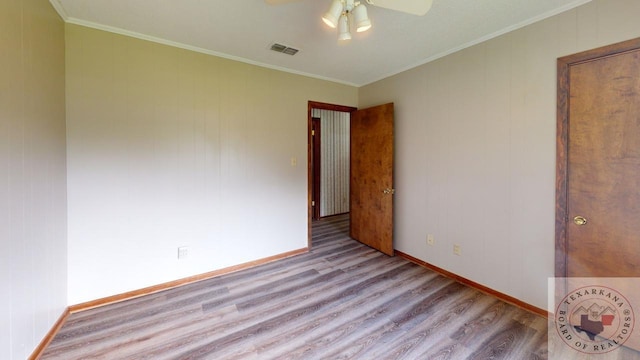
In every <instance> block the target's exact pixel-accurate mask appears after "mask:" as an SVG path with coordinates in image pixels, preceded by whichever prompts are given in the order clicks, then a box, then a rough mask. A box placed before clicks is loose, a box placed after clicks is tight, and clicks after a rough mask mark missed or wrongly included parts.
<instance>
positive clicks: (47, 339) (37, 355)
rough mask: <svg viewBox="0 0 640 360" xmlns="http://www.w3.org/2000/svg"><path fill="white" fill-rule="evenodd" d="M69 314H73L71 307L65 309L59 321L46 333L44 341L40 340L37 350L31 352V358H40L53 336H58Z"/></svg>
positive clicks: (34, 359)
mask: <svg viewBox="0 0 640 360" xmlns="http://www.w3.org/2000/svg"><path fill="white" fill-rule="evenodd" d="M69 314H71V312H70V311H69V308H66V309H64V311H63V312H62V315H60V317H59V318H58V321H56V323H55V324H53V327H52V328H51V330H49V332H48V333H47V335H45V337H44V338H43V339H42V341H40V344H38V346H37V347H36V348H35V350H33V353H31V356H29V360H38V359H39V358H40V356H42V353H43V352H44V349H46V348H47V345H49V343H50V342H51V340H53V338H54V337H55V336H56V334H57V333H58V331H59V330H60V328H61V327H62V325H64V322H65V321H67V317H68V316H69Z"/></svg>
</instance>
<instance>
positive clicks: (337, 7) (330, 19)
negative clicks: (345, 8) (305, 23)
mask: <svg viewBox="0 0 640 360" xmlns="http://www.w3.org/2000/svg"><path fill="white" fill-rule="evenodd" d="M340 14H342V1H340V0H333V1H332V2H331V6H330V7H329V10H328V11H327V12H326V13H325V14H324V15H323V16H322V21H324V23H325V24H327V25H329V26H330V27H332V28H335V27H336V26H337V25H338V21H339V19H340Z"/></svg>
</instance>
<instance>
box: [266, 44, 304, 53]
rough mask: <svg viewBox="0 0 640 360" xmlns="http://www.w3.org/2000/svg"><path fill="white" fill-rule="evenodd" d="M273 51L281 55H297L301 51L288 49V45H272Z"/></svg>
mask: <svg viewBox="0 0 640 360" xmlns="http://www.w3.org/2000/svg"><path fill="white" fill-rule="evenodd" d="M271 50H273V51H277V52H279V53H283V54H287V55H295V54H296V53H297V52H298V51H299V50H298V49H294V48H292V47H288V46H286V45H282V44H278V43H275V44H273V45H271Z"/></svg>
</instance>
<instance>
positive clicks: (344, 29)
mask: <svg viewBox="0 0 640 360" xmlns="http://www.w3.org/2000/svg"><path fill="white" fill-rule="evenodd" d="M264 1H265V2H266V3H267V4H270V5H281V4H286V3H290V2H294V1H300V0H264ZM365 2H366V3H367V5H372V6H377V7H381V8H384V9H390V10H395V11H400V12H405V13H408V14H413V15H419V16H422V15H424V14H426V13H427V12H428V11H429V9H431V4H432V3H433V0H362V1H359V0H332V2H331V6H330V7H329V10H328V11H327V12H326V13H325V14H324V15H323V16H322V20H323V21H324V22H325V24H327V25H328V26H330V27H332V28H336V27H337V28H338V40H349V39H351V32H350V30H349V21H350V19H349V17H350V16H351V17H353V22H355V25H356V31H357V32H363V31H367V30H369V28H371V20H369V16H368V15H367V8H366V7H365V6H364V3H365Z"/></svg>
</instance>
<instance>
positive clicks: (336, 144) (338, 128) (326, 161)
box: [311, 109, 350, 216]
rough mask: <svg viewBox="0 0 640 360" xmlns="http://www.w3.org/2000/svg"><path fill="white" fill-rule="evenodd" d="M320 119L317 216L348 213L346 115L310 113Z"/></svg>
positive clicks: (320, 110) (313, 111)
mask: <svg viewBox="0 0 640 360" xmlns="http://www.w3.org/2000/svg"><path fill="white" fill-rule="evenodd" d="M311 115H312V116H313V117H317V118H320V136H321V140H320V156H321V159H320V177H321V179H320V216H330V215H336V214H342V213H346V212H349V135H350V134H349V127H350V122H349V121H350V114H349V113H348V112H340V111H331V110H322V109H312V113H311Z"/></svg>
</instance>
